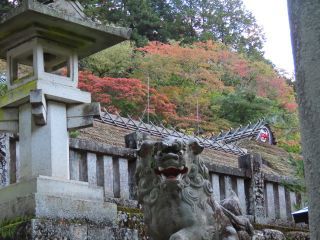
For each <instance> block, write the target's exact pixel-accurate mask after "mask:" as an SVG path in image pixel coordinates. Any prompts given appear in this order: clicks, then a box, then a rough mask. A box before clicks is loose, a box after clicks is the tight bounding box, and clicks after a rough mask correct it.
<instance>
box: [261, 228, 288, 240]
mask: <svg viewBox="0 0 320 240" xmlns="http://www.w3.org/2000/svg"><path fill="white" fill-rule="evenodd" d="M262 232H263V236H264V238H265V240H284V239H285V236H284V234H283V233H282V232H280V231H278V230H274V229H264V230H263V231H262Z"/></svg>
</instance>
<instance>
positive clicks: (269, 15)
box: [243, 0, 294, 76]
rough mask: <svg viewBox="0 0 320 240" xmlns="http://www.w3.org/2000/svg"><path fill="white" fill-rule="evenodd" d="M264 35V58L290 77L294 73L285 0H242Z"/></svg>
mask: <svg viewBox="0 0 320 240" xmlns="http://www.w3.org/2000/svg"><path fill="white" fill-rule="evenodd" d="M243 2H244V4H245V6H246V8H247V9H248V10H250V11H251V12H252V13H253V14H254V16H255V17H256V19H257V22H258V24H259V25H260V26H262V27H263V29H264V32H265V34H266V43H265V48H264V51H265V57H266V58H267V59H270V60H271V61H272V62H273V63H274V64H275V65H276V66H277V67H278V68H281V69H284V70H286V71H287V72H288V73H289V75H290V76H292V74H293V72H294V67H293V58H292V51H291V40H290V30H289V20H288V12H287V0H243Z"/></svg>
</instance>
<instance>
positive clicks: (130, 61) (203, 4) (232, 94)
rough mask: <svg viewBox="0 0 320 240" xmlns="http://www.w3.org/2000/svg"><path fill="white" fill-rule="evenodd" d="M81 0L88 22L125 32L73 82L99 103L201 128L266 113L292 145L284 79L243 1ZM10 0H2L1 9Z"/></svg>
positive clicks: (289, 92)
mask: <svg viewBox="0 0 320 240" xmlns="http://www.w3.org/2000/svg"><path fill="white" fill-rule="evenodd" d="M47 2H50V1H49V0H48V1H47ZM80 2H81V3H82V4H83V5H84V6H85V11H86V13H87V15H88V16H89V18H90V19H91V20H94V21H99V22H100V23H102V24H114V25H119V26H125V27H130V28H132V30H133V33H132V39H131V41H128V42H124V43H122V44H119V45H117V46H114V47H113V48H110V49H107V50H105V51H102V52H100V53H98V54H95V55H93V56H90V57H88V58H86V59H83V60H82V61H81V66H80V70H81V72H80V74H79V77H80V83H79V87H80V88H82V89H83V90H86V91H90V92H91V93H92V95H93V98H94V100H95V101H99V102H101V103H102V105H103V106H104V107H105V108H106V109H107V110H108V111H110V112H118V113H120V114H121V115H124V116H126V115H131V116H133V117H135V118H142V119H144V120H148V119H149V120H151V121H154V122H161V123H163V124H164V125H167V126H175V127H177V128H179V130H181V131H185V132H187V133H190V134H192V133H194V134H203V135H211V134H218V133H219V131H221V130H226V129H228V128H230V127H235V126H238V125H240V124H246V123H248V122H249V121H251V122H254V121H256V120H258V119H259V118H266V120H268V121H269V123H270V124H271V125H272V127H273V130H274V132H275V133H276V137H277V141H278V144H279V145H280V146H282V147H284V148H285V149H286V150H288V151H291V152H296V153H299V152H300V144H299V141H300V140H299V129H298V120H297V110H296V107H297V106H296V103H295V93H294V90H293V87H292V83H291V81H290V80H289V79H286V78H285V77H284V76H282V75H281V74H279V73H278V71H277V70H275V68H274V66H273V65H272V63H271V62H270V61H268V60H266V59H264V57H263V51H262V48H263V43H264V35H263V32H262V29H261V28H260V27H259V26H258V25H257V23H256V20H255V18H254V17H253V15H252V14H251V13H250V12H249V11H248V10H246V9H245V7H244V5H243V2H242V0H167V1H159V0H110V1H104V0H80ZM19 3H20V1H19V0H14V1H2V2H1V3H0V15H1V14H5V12H6V11H7V10H8V9H10V8H13V7H16V6H17V5H18V4H19ZM0 67H1V65H0ZM2 69H3V66H2ZM148 83H149V84H148ZM148 99H149V101H148ZM148 102H149V105H148Z"/></svg>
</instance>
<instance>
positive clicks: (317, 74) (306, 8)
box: [288, 0, 320, 240]
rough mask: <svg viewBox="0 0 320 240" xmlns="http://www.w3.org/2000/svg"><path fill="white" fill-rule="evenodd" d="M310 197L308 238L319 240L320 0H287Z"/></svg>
mask: <svg viewBox="0 0 320 240" xmlns="http://www.w3.org/2000/svg"><path fill="white" fill-rule="evenodd" d="M288 8H289V18H290V26H291V37H292V43H293V53H294V61H295V70H296V80H297V82H296V83H297V95H298V104H299V114H300V126H301V137H302V154H303V158H304V163H305V174H306V183H307V189H308V197H309V224H310V225H309V227H310V232H311V239H312V240H318V239H320V227H319V226H320V19H319V16H320V1H319V0H288Z"/></svg>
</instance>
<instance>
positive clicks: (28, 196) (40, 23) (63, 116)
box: [0, 0, 130, 221]
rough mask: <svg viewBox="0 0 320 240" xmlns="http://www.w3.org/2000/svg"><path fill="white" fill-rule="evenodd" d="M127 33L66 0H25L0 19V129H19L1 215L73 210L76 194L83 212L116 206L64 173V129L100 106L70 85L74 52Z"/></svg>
mask: <svg viewBox="0 0 320 240" xmlns="http://www.w3.org/2000/svg"><path fill="white" fill-rule="evenodd" d="M129 35H130V31H129V30H128V29H125V28H120V27H111V26H102V25H99V24H96V23H94V22H92V21H90V20H89V19H88V18H87V17H86V16H85V15H84V13H83V8H82V6H81V5H80V4H79V3H78V1H71V0H50V1H43V0H41V1H40V0H38V1H37V0H24V1H22V3H21V5H20V6H19V7H17V8H15V9H13V10H12V11H11V12H9V13H8V14H6V15H5V16H4V17H3V18H2V19H1V21H0V57H1V58H2V59H5V60H6V61H7V79H8V80H7V85H8V92H7V94H6V95H5V96H2V97H0V108H1V109H0V130H2V131H7V132H13V133H17V134H18V136H19V153H18V154H19V156H20V172H19V179H18V181H17V183H16V184H13V185H9V186H7V187H5V188H2V189H0V212H1V214H0V221H1V220H3V219H10V218H14V217H18V216H23V215H32V216H35V217H50V218H52V217H61V218H73V217H74V216H78V217H79V216H80V215H81V214H82V213H79V211H77V204H80V202H81V204H82V206H84V207H85V208H86V209H87V210H86V211H87V212H86V213H83V217H88V218H89V219H90V216H93V217H92V218H93V219H102V218H104V217H103V216H102V215H99V214H101V213H103V212H106V211H112V214H113V215H114V214H115V212H114V211H115V208H116V206H115V205H114V204H113V205H112V204H110V206H109V207H108V208H106V207H105V204H106V203H103V194H101V193H100V190H99V189H98V190H97V189H95V188H90V186H87V185H85V184H81V183H79V182H75V181H70V180H69V179H70V177H69V138H68V130H70V129H78V128H82V127H87V126H90V125H92V123H93V117H94V116H96V115H99V114H100V106H99V104H97V103H91V95H90V93H88V92H83V91H81V90H79V89H78V88H77V85H78V59H80V58H83V57H86V56H88V55H91V54H93V53H96V52H98V51H101V50H103V49H105V48H108V47H110V46H113V45H115V44H117V43H119V42H121V41H124V40H126V39H128V37H129ZM21 199H23V204H22V202H21ZM79 199H81V200H79ZM79 201H80V202H79ZM58 203H59V204H60V205H61V206H58ZM70 206H72V207H70ZM99 206H100V207H101V208H102V209H106V210H101V209H97V208H98V207H99ZM69 207H70V208H69ZM60 208H62V209H64V208H65V209H67V210H66V211H64V213H62V212H61V209H60ZM110 209H111V210H110ZM58 210H60V211H58ZM99 212H100V213H99ZM79 214H80V215H79ZM112 214H111V215H112ZM105 215H107V214H105ZM109 216H110V214H109ZM80 217H81V216H80ZM105 217H106V216H105ZM113 217H114V216H113Z"/></svg>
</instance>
